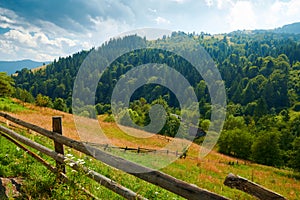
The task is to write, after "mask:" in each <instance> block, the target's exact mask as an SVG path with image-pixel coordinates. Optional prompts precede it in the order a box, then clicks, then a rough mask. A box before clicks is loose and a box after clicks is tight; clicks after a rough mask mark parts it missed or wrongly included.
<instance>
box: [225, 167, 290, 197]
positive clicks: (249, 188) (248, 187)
mask: <svg viewBox="0 0 300 200" xmlns="http://www.w3.org/2000/svg"><path fill="white" fill-rule="evenodd" d="M224 185H226V186H229V187H231V188H236V189H238V190H241V191H244V192H246V193H248V194H251V195H253V196H255V197H257V198H258V199H262V200H276V199H278V200H285V199H286V198H284V197H283V196H281V195H280V194H277V193H275V192H273V191H271V190H269V189H266V188H264V187H263V186H260V185H258V184H256V183H253V182H251V181H249V180H247V179H245V178H243V177H240V176H236V175H234V174H231V173H230V174H229V175H228V176H227V177H226V179H225V181H224Z"/></svg>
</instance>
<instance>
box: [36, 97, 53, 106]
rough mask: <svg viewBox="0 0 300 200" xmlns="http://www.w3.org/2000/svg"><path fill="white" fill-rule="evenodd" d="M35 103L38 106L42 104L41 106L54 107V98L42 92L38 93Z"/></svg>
mask: <svg viewBox="0 0 300 200" xmlns="http://www.w3.org/2000/svg"><path fill="white" fill-rule="evenodd" d="M35 104H36V105H37V106H41V107H49V108H52V107H53V103H52V100H51V99H50V97H48V96H45V95H42V94H38V95H37V97H36V99H35Z"/></svg>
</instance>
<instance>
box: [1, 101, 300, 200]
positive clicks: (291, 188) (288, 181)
mask: <svg viewBox="0 0 300 200" xmlns="http://www.w3.org/2000/svg"><path fill="white" fill-rule="evenodd" d="M25 106H26V108H27V109H24V110H21V111H22V112H16V113H12V115H14V116H16V117H18V118H20V119H23V120H25V121H28V122H30V123H33V124H36V125H38V126H41V127H44V128H46V129H49V130H50V129H51V117H52V116H56V115H61V116H63V134H64V135H65V136H68V137H71V138H74V139H80V137H79V135H78V134H77V132H76V128H75V124H74V121H73V117H72V115H70V114H66V113H62V112H59V111H55V110H52V109H48V108H38V107H35V106H33V105H29V104H25ZM103 119H104V117H103V116H101V117H99V122H100V125H101V128H102V129H103V130H104V132H105V134H106V136H107V137H108V138H110V140H111V141H112V143H114V144H115V145H118V146H130V147H136V146H140V147H147V148H155V147H156V148H160V147H163V146H164V145H166V144H167V143H168V141H167V140H166V139H165V138H164V137H161V136H154V137H152V138H150V139H147V140H145V139H139V138H134V137H132V136H128V135H127V134H124V133H123V132H122V131H121V130H120V129H119V128H118V127H117V126H116V125H115V124H114V123H106V122H103ZM0 121H3V119H0ZM137 132H138V131H137ZM180 150H181V149H179V151H180ZM198 152H199V146H197V145H195V144H192V145H191V147H190V149H189V152H188V157H187V158H186V159H179V160H177V161H176V162H173V163H172V164H170V165H169V166H167V167H165V168H163V169H162V171H164V172H166V173H168V174H170V175H172V176H174V177H177V178H179V179H182V180H185V181H187V182H190V183H193V184H196V185H198V186H200V187H202V188H205V189H207V190H210V191H213V192H216V193H218V194H221V195H224V196H226V197H229V198H232V199H254V198H253V197H250V196H249V195H246V194H244V193H242V192H239V191H237V190H233V189H230V188H228V187H226V186H224V185H223V181H224V179H225V177H226V176H227V175H228V173H234V174H238V175H240V176H243V177H245V178H248V179H250V180H251V179H253V180H254V182H256V183H258V184H261V185H263V186H265V187H267V188H269V189H271V190H273V191H275V192H278V193H280V194H282V195H284V196H285V197H287V198H288V199H299V198H300V180H299V178H298V179H296V177H295V175H294V174H293V172H292V171H289V170H286V169H276V168H272V167H267V166H262V165H258V164H252V163H250V162H245V161H243V160H238V159H235V158H231V157H228V156H224V155H222V154H219V153H217V152H215V151H212V152H211V153H210V154H209V155H208V156H207V157H205V158H204V159H201V160H199V159H197V155H198ZM229 162H235V165H229ZM236 163H238V164H236ZM104 173H105V172H104ZM114 173H116V174H118V173H119V172H118V171H114ZM112 176H113V177H115V180H119V181H121V182H122V183H123V182H124V184H125V185H126V184H127V183H126V181H125V180H124V179H126V180H127V179H128V177H127V176H126V175H124V174H120V175H119V176H114V175H112ZM130 179H131V178H130ZM134 180H135V181H136V179H134ZM139 183H140V184H141V186H132V185H131V186H129V187H130V188H132V189H133V190H136V191H137V192H140V193H141V194H144V195H146V196H147V195H148V197H153V195H156V194H154V192H153V191H152V192H151V191H150V190H157V189H156V188H154V187H153V188H152V187H150V186H149V185H147V184H145V183H144V182H141V181H140V182H139ZM148 188H152V189H148ZM162 198H166V196H161V197H160V199H162Z"/></svg>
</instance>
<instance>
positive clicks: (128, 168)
mask: <svg viewBox="0 0 300 200" xmlns="http://www.w3.org/2000/svg"><path fill="white" fill-rule="evenodd" d="M0 117H4V118H5V119H7V120H9V121H11V122H13V123H15V124H18V125H20V126H23V127H25V128H28V129H31V130H33V131H35V132H37V133H40V134H41V135H44V136H46V137H48V138H51V139H52V140H54V141H55V142H56V143H59V144H63V145H66V146H68V147H71V148H73V149H75V150H77V151H80V152H82V153H84V154H86V155H89V156H92V157H94V158H96V159H97V160H99V161H101V162H103V163H105V164H107V165H109V166H111V167H114V168H116V169H119V170H122V171H124V172H127V173H128V172H132V171H138V172H142V171H143V172H146V173H130V174H132V175H134V176H136V177H138V178H140V179H143V180H145V181H147V182H149V183H152V184H155V185H157V186H159V187H162V188H164V189H166V190H168V191H170V192H173V193H175V194H177V195H180V196H182V197H184V198H187V199H204V200H214V199H216V200H217V199H218V200H221V199H227V198H226V197H223V196H220V195H218V194H215V193H213V192H210V191H208V190H205V189H202V188H199V187H197V186H196V185H193V184H189V183H187V182H184V181H182V180H179V179H176V178H174V177H172V176H170V175H167V174H165V173H163V172H160V171H156V170H153V169H150V168H147V167H144V166H141V165H138V164H136V163H134V162H131V161H127V160H125V159H123V158H120V157H117V156H114V155H111V154H109V153H107V152H105V151H102V150H101V149H99V148H96V147H93V146H87V145H86V144H84V143H82V142H79V141H76V140H73V139H70V138H67V137H65V136H63V135H60V134H58V133H56V132H52V131H49V130H46V129H43V128H41V127H39V126H36V125H33V124H30V123H28V122H25V121H22V120H20V119H17V118H15V117H12V116H10V115H8V114H6V113H2V112H0ZM0 131H2V132H5V133H7V134H9V135H10V136H11V137H13V138H14V139H16V140H18V141H20V142H22V143H24V144H32V145H33V144H34V146H35V147H34V148H36V149H37V150H39V151H41V152H42V153H44V154H46V155H48V156H50V157H52V158H54V159H55V160H57V161H58V162H60V163H64V160H65V157H64V156H63V155H62V154H59V153H57V152H55V151H53V150H50V149H47V148H46V147H44V146H42V145H40V144H38V143H35V142H33V141H31V140H29V139H27V138H26V137H23V136H20V135H18V134H17V133H15V132H14V131H12V130H10V129H7V128H5V127H3V126H0ZM28 140H29V141H28ZM73 166H74V167H76V166H77V167H78V165H76V163H75V164H74V165H73ZM86 170H88V169H86ZM94 173H95V174H94V175H93V177H95V175H99V177H101V176H102V175H100V174H98V173H97V172H94ZM97 177H98V176H97ZM102 178H103V179H105V178H106V177H103V176H102ZM110 181H111V180H110ZM104 182H105V181H104ZM113 187H114V186H113ZM126 189H127V188H126ZM131 192H132V191H131ZM125 193H126V194H127V192H125ZM134 194H135V193H134ZM121 195H122V194H121ZM135 195H136V194H135ZM137 197H139V196H135V199H136V198H137ZM126 198H128V199H131V197H126ZM139 198H142V197H139Z"/></svg>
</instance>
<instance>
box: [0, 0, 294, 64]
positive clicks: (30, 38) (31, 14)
mask: <svg viewBox="0 0 300 200" xmlns="http://www.w3.org/2000/svg"><path fill="white" fill-rule="evenodd" d="M299 13H300V1H299V0H264V1H260V0H0V60H21V59H31V60H35V61H53V60H54V59H57V58H59V57H64V56H68V55H71V54H73V53H76V52H78V51H81V50H83V49H84V50H88V49H90V48H92V47H98V46H100V45H101V44H102V43H103V42H104V41H106V40H108V39H109V38H110V37H113V36H116V35H119V34H121V33H122V32H127V31H131V30H135V29H140V28H160V29H168V30H172V31H184V32H190V33H191V32H195V33H201V32H205V33H211V34H217V33H228V32H231V31H234V30H244V29H246V30H250V29H272V28H277V27H281V26H283V25H285V24H290V23H294V22H300V14H299Z"/></svg>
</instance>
